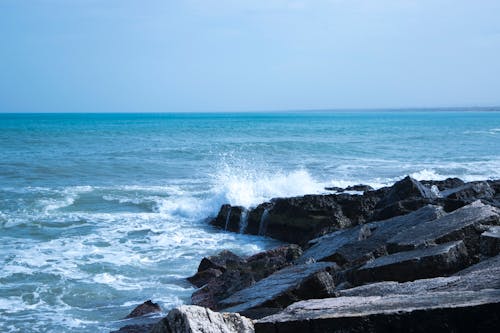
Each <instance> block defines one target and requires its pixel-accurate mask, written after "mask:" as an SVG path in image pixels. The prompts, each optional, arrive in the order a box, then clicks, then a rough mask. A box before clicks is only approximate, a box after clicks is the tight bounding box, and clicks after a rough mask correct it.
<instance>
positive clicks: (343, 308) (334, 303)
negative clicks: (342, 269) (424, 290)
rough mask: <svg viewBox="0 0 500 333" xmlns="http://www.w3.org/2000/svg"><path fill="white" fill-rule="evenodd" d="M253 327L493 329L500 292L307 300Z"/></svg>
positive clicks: (284, 332)
mask: <svg viewBox="0 0 500 333" xmlns="http://www.w3.org/2000/svg"><path fill="white" fill-rule="evenodd" d="M254 325H255V332H256V333H288V332H314V333H323V332H325V333H326V332H328V333H333V332H339V333H340V332H342V333H348V332H422V333H424V332H464V333H465V332H497V330H498V327H499V325H500V290H482V291H478V292H471V291H464V292H440V293H430V294H417V295H413V296H412V297H408V296H407V295H391V296H386V297H381V296H370V297H339V298H327V299H321V300H308V301H301V302H298V303H294V304H292V305H290V306H289V307H287V308H286V309H285V310H284V311H282V312H280V313H278V314H275V315H272V316H268V317H265V318H263V319H261V320H258V321H256V322H254Z"/></svg>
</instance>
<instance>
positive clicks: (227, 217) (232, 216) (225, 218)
mask: <svg viewBox="0 0 500 333" xmlns="http://www.w3.org/2000/svg"><path fill="white" fill-rule="evenodd" d="M246 213H247V211H246V209H245V208H244V207H241V206H231V205H228V204H226V205H222V206H221V208H220V210H219V213H218V214H217V217H216V218H215V219H213V220H212V221H211V222H210V224H212V225H214V226H216V227H219V228H221V229H224V230H228V231H233V232H240V228H241V224H240V223H241V217H242V214H246Z"/></svg>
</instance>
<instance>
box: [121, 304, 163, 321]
mask: <svg viewBox="0 0 500 333" xmlns="http://www.w3.org/2000/svg"><path fill="white" fill-rule="evenodd" d="M156 312H161V307H160V306H159V305H158V303H153V302H152V301H151V300H147V301H146V302H144V303H142V304H141V305H138V306H137V307H135V309H133V310H132V312H130V313H129V314H128V315H127V316H126V317H125V318H136V317H141V316H144V315H147V314H150V313H156Z"/></svg>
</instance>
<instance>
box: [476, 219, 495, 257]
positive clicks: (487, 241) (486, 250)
mask: <svg viewBox="0 0 500 333" xmlns="http://www.w3.org/2000/svg"><path fill="white" fill-rule="evenodd" d="M480 250H481V253H482V254H484V255H486V256H494V255H497V254H499V253H500V226H490V227H489V229H488V230H487V231H485V232H483V233H482V234H481V238H480Z"/></svg>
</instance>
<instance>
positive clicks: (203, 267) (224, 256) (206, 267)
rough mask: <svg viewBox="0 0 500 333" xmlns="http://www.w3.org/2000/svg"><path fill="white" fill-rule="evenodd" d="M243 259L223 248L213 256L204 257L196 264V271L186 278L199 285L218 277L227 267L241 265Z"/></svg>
mask: <svg viewBox="0 0 500 333" xmlns="http://www.w3.org/2000/svg"><path fill="white" fill-rule="evenodd" d="M243 262H245V260H244V259H243V258H241V257H240V256H238V255H236V254H234V253H233V252H231V251H228V250H224V251H221V252H220V253H219V254H217V255H215V256H210V257H205V258H203V259H202V260H201V262H200V265H199V266H198V272H196V274H195V275H193V276H191V277H188V278H187V280H188V281H189V282H191V283H192V284H194V285H195V286H196V287H198V288H199V287H201V286H203V285H205V284H207V283H208V282H210V281H211V280H213V279H215V278H217V277H219V276H220V275H222V273H224V272H225V271H226V270H227V269H228V268H232V267H233V268H234V267H237V266H239V265H241V264H242V263H243Z"/></svg>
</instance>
